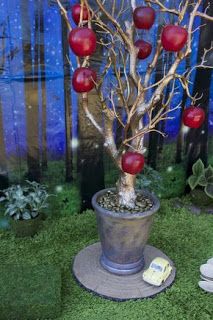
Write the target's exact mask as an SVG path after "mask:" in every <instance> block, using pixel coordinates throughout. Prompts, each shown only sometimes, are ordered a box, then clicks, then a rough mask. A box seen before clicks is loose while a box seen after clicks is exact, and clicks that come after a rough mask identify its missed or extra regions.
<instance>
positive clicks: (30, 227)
mask: <svg viewBox="0 0 213 320" xmlns="http://www.w3.org/2000/svg"><path fill="white" fill-rule="evenodd" d="M41 224H42V215H41V214H39V215H38V216H37V217H36V218H34V219H30V220H12V221H11V229H12V231H13V232H14V233H15V235H16V236H17V237H19V238H22V237H32V236H34V235H35V234H36V233H37V232H38V230H39V229H40V227H41Z"/></svg>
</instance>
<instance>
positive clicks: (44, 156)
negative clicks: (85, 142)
mask: <svg viewBox="0 0 213 320" xmlns="http://www.w3.org/2000/svg"><path fill="white" fill-rule="evenodd" d="M43 10H44V7H43V6H42V10H40V11H39V18H40V23H39V25H40V30H39V32H40V41H41V43H40V46H39V54H40V71H41V95H42V111H41V117H42V118H41V121H42V126H41V127H42V129H41V130H42V133H41V135H42V153H41V167H42V171H45V170H47V108H46V103H47V102H46V77H45V53H44V50H45V48H44V14H43Z"/></svg>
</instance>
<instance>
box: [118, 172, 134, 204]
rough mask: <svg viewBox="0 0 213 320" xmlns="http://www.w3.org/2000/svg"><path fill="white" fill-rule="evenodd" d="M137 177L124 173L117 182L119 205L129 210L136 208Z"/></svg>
mask: <svg viewBox="0 0 213 320" xmlns="http://www.w3.org/2000/svg"><path fill="white" fill-rule="evenodd" d="M135 180H136V176H135V175H132V174H128V173H124V172H122V173H121V175H120V178H119V180H118V182H117V192H118V201H119V204H120V205H122V206H125V207H127V208H134V207H135V200H136V193H135Z"/></svg>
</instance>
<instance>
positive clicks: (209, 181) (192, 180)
mask: <svg viewBox="0 0 213 320" xmlns="http://www.w3.org/2000/svg"><path fill="white" fill-rule="evenodd" d="M192 172H193V174H192V175H191V176H190V177H189V178H188V184H189V186H190V188H191V189H192V190H194V189H195V188H196V187H198V186H201V187H204V191H205V193H206V195H207V196H208V197H210V198H212V199H213V167H212V166H211V165H209V166H208V167H207V168H205V167H204V164H203V162H202V160H201V159H198V160H197V162H195V163H194V164H193V166H192Z"/></svg>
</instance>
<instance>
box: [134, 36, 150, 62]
mask: <svg viewBox="0 0 213 320" xmlns="http://www.w3.org/2000/svg"><path fill="white" fill-rule="evenodd" d="M135 47H137V48H138V49H139V51H138V59H146V58H147V57H148V56H149V55H150V53H151V52H152V45H151V44H150V43H149V42H146V41H144V40H137V41H136V42H135Z"/></svg>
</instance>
